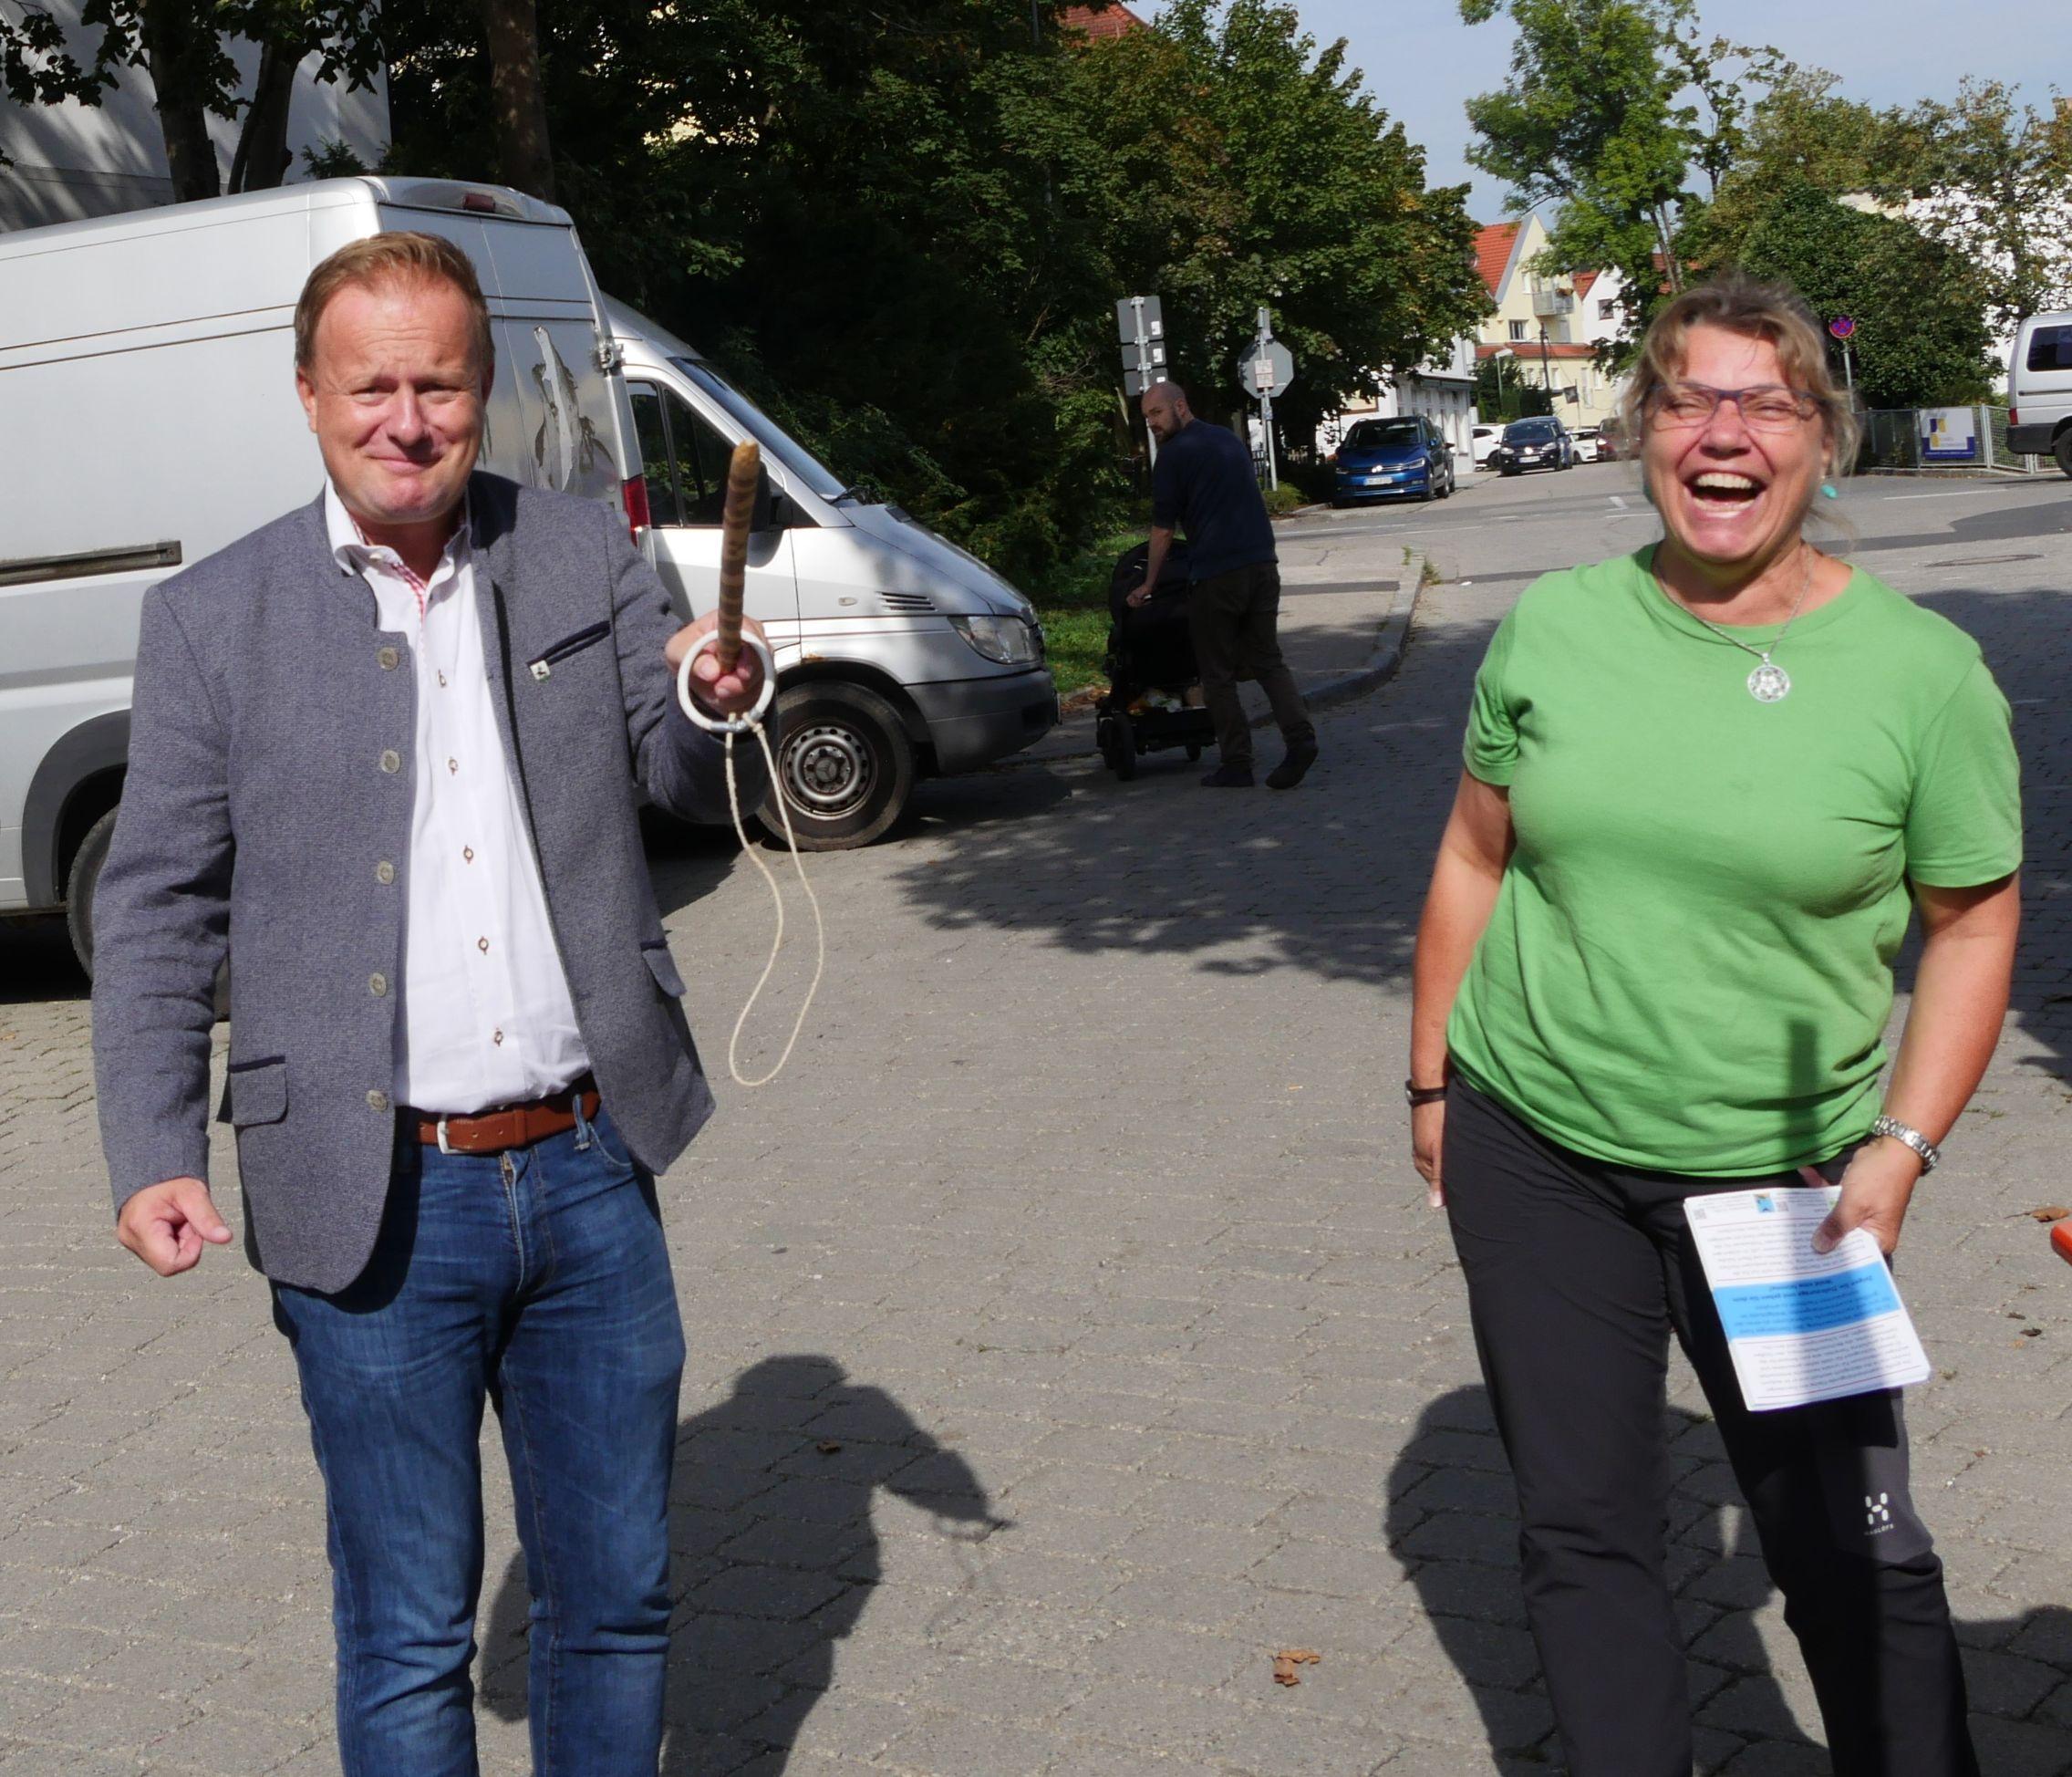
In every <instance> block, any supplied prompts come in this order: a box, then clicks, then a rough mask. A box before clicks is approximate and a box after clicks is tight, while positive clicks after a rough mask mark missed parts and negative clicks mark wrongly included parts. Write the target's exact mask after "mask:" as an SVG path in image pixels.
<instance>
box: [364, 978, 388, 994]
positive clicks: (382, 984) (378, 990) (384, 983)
mask: <svg viewBox="0 0 2072 1777" xmlns="http://www.w3.org/2000/svg"><path fill="white" fill-rule="evenodd" d="M367 991H368V992H369V993H371V994H373V995H374V997H375V998H376V999H380V998H381V997H382V995H384V994H385V993H387V992H388V976H387V975H369V976H368V978H367Z"/></svg>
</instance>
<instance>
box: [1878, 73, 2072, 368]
mask: <svg viewBox="0 0 2072 1777" xmlns="http://www.w3.org/2000/svg"><path fill="white" fill-rule="evenodd" d="M1889 133H1890V134H1891V137H1892V138H1893V139H1894V140H1895V141H1896V142H1898V143H1899V144H1901V145H1902V152H1903V153H1904V154H1905V158H1906V160H1907V161H1908V162H1909V164H1910V167H1911V173H1912V177H1911V187H1912V192H1913V196H1914V198H1915V203H1914V204H1913V205H1912V206H1911V208H1910V211H1909V213H1910V215H1911V216H1912V217H1913V218H1914V220H1915V221H1917V222H1918V223H1920V224H1921V226H1922V228H1923V229H1924V230H1925V231H1926V232H1927V233H1928V234H1932V236H1933V237H1934V238H1935V239H1937V240H1939V241H1941V242H1943V244H1946V245H1947V246H1949V247H1950V248H1951V249H1952V250H1953V251H1954V252H1956V253H1958V254H1960V255H1964V256H1965V257H1967V258H1968V259H1970V260H1971V261H1972V263H1973V264H1974V265H1975V266H1976V267H1977V271H1978V275H1979V279H1980V283H1981V286H1982V288H1983V290H1984V297H1985V301H1986V303H1987V305H1988V307H1989V308H1990V310H1991V313H1992V317H1993V320H1994V323H1995V324H1996V325H1997V326H1998V327H2001V328H2004V329H2005V328H2012V327H2014V325H2015V322H2017V321H2019V320H2021V319H2022V318H2023V317H2025V316H2028V315H2033V314H2035V313H2036V311H2037V310H2038V309H2043V308H2056V307H2063V306H2065V305H2066V304H2067V303H2072V108H2068V107H2067V106H2066V105H2065V104H2064V102H2063V101H2060V102H2059V105H2058V106H2057V107H2056V108H2054V109H2052V110H2051V111H2050V112H2048V113H2043V112H2038V111H2037V110H2036V108H2035V107H2034V106H2028V105H2020V106H2018V105H2017V104H2016V103H2015V95H2014V93H2013V91H2012V90H2011V89H2010V88H2008V87H2007V86H2006V85H2005V84H2004V83H2003V82H2001V81H1998V80H1970V79H1967V80H1965V81H1964V82H1963V84H1962V85H1961V86H1960V87H1959V88H1958V92H1957V97H1956V99H1955V100H1954V101H1953V102H1951V103H1940V102H1936V101H1933V100H1928V101H1924V102H1922V104H1920V105H1917V106H1915V107H1913V108H1912V109H1911V110H1909V111H1906V112H1903V113H1896V114H1894V116H1893V117H1892V119H1891V124H1890V128H1889Z"/></svg>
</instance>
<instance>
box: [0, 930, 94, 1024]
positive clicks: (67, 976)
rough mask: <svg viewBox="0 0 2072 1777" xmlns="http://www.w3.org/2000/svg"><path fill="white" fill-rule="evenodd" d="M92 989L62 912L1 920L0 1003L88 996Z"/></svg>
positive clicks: (81, 998)
mask: <svg viewBox="0 0 2072 1777" xmlns="http://www.w3.org/2000/svg"><path fill="white" fill-rule="evenodd" d="M92 992H93V989H92V986H91V984H90V983H89V982H88V980H87V972H86V971H85V970H84V969H82V968H80V967H79V960H78V957H76V956H74V955H73V954H72V940H71V938H70V937H69V936H68V935H67V932H66V930H65V916H64V915H63V914H62V913H53V914H42V915H38V916H37V917H36V918H35V919H27V920H0V1005H26V1004H27V1003H29V1002H30V1001H32V1000H34V1001H40V1002H45V1003H47V1002H49V1001H52V1000H85V999H88V998H90V997H92Z"/></svg>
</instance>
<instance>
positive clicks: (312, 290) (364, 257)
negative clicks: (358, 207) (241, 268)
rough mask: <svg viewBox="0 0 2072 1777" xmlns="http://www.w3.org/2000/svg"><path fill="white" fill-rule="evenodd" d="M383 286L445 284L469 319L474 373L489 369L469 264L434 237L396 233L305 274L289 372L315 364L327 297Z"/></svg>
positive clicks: (354, 246) (355, 244)
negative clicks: (467, 311)
mask: <svg viewBox="0 0 2072 1777" xmlns="http://www.w3.org/2000/svg"><path fill="white" fill-rule="evenodd" d="M388 283H416V284H451V286H453V287H454V288H455V289H456V290H458V291H459V292H460V293H461V296H464V297H465V298H466V299H467V303H468V307H469V309H470V310H471V312H472V314H473V316H474V324H475V329H474V330H475V367H476V368H477V369H488V368H489V365H490V361H491V356H492V350H493V348H492V344H491V341H490V331H489V304H488V303H486V302H484V301H483V300H482V282H481V280H480V279H479V278H477V277H476V276H475V267H474V262H473V261H472V260H471V259H470V258H469V257H468V255H466V254H464V253H462V252H461V249H460V248H459V247H457V246H455V245H454V244H453V243H452V242H451V241H449V240H445V239H442V238H441V237H440V236H439V235H437V234H419V233H417V232H416V231H414V230H405V229H396V230H391V231H390V232H388V234H368V235H363V236H362V237H361V238H360V239H359V240H357V241H348V242H347V244H345V245H344V246H342V247H340V248H339V249H338V250H337V252H336V253H334V254H333V255H331V256H330V257H329V258H328V259H326V260H325V261H324V262H323V263H322V264H321V265H318V266H317V267H316V270H315V271H313V272H311V273H310V275H309V278H308V281H307V282H306V283H305V284H304V285H303V286H302V295H301V296H300V297H299V298H297V300H296V302H295V369H298V370H307V369H309V367H310V365H311V364H312V363H313V362H314V361H315V360H316V324H317V322H319V321H320V320H322V319H323V318H324V311H325V309H326V308H328V307H330V305H331V298H332V297H333V296H337V294H338V292H339V291H341V290H345V289H348V288H351V287H353V286H358V287H360V288H363V289H364V288H366V287H368V286H371V285H376V284H388Z"/></svg>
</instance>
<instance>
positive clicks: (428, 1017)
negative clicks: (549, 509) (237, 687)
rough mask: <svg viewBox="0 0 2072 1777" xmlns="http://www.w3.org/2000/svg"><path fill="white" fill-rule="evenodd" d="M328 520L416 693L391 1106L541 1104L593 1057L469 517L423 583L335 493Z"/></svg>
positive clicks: (332, 490) (327, 501)
mask: <svg viewBox="0 0 2072 1777" xmlns="http://www.w3.org/2000/svg"><path fill="white" fill-rule="evenodd" d="M324 515H325V521H326V525H327V526H328V528H329V532H330V541H331V552H332V555H333V556H334V557H335V558H336V559H337V562H338V564H339V565H340V566H343V567H347V568H350V569H352V570H353V571H354V572H356V573H357V574H358V575H359V576H360V577H362V578H363V579H365V580H366V582H367V584H368V586H369V587H372V588H373V591H374V601H375V605H376V608H377V610H378V613H379V616H378V621H379V624H380V627H381V628H382V629H385V630H394V631H396V632H398V633H399V634H400V635H401V636H402V638H403V639H404V641H405V642H406V643H407V647H406V649H405V653H406V655H407V657H408V659H409V664H410V667H411V670H412V671H413V673H414V674H415V676H416V680H417V737H416V745H417V778H416V794H415V797H414V800H413V802H412V804H411V809H410V850H409V864H408V867H407V875H406V876H405V878H404V881H405V884H406V886H407V889H408V899H407V902H406V908H405V916H404V917H405V923H404V927H403V969H402V973H403V981H402V991H401V993H400V995H399V999H398V1002H397V1005H396V1078H395V1086H394V1092H393V1096H394V1098H395V1101H396V1102H397V1103H398V1104H399V1105H410V1106H414V1107H416V1108H418V1109H420V1110H427V1111H444V1112H448V1113H451V1114H452V1115H455V1116H459V1115H462V1114H464V1113H467V1112H470V1111H478V1110H484V1109H487V1108H489V1107H492V1106H496V1105H508V1104H516V1103H519V1102H522V1101H523V1100H526V1099H531V1098H541V1097H544V1096H547V1095H548V1094H549V1093H553V1092H558V1091H559V1090H560V1089H561V1088H562V1087H563V1086H567V1085H568V1084H569V1083H570V1082H571V1081H572V1080H575V1078H577V1077H578V1076H580V1075H582V1074H583V1073H584V1072H585V1070H586V1069H587V1068H588V1067H589V1065H590V1057H589V1055H587V1054H586V1053H585V1049H584V1047H583V1036H582V1033H581V1032H580V1031H579V1030H578V1029H577V1028H576V1024H575V1003H574V1001H573V1000H572V999H571V998H570V997H569V992H568V980H567V977H566V976H565V974H564V973H563V972H562V967H561V952H560V951H559V950H558V949H557V948H556V946H555V944H554V929H553V927H552V926H551V925H550V924H549V923H548V920H547V900H546V890H545V888H544V886H543V885H542V883H541V881H540V867H539V861H538V859H537V858H535V857H534V855H533V845H532V840H531V838H530V837H529V836H528V835H527V833H526V829H525V816H524V811H523V808H522V807H521V806H520V805H519V802H518V790H517V785H515V784H514V783H513V781H512V774H511V768H510V764H509V762H508V761H507V760H506V759H505V757H504V753H503V737H502V734H501V733H499V732H498V729H497V725H496V709H495V704H494V702H493V701H492V700H493V698H494V697H495V691H494V690H493V688H492V686H491V684H490V679H489V663H488V659H487V657H486V656H485V655H484V653H483V651H482V622H481V617H480V613H479V610H478V608H477V605H476V600H475V569H474V560H473V549H472V547H471V543H470V539H469V532H468V522H467V514H466V512H465V510H463V512H462V514H461V525H460V527H459V529H457V530H456V531H455V532H454V533H453V535H452V537H451V540H450V541H449V542H448V543H447V546H446V550H445V553H444V554H443V555H442V556H440V560H439V566H438V567H437V568H436V569H434V570H433V573H432V576H431V578H430V580H429V581H420V580H419V579H418V577H417V576H416V575H415V574H413V573H412V572H411V571H410V570H409V567H407V566H405V565H404V563H403V560H402V558H401V557H400V556H398V555H397V554H396V552H395V551H394V550H392V549H388V548H386V547H381V546H376V545H372V544H369V543H368V542H367V541H366V540H365V539H364V538H363V537H362V535H361V534H360V530H359V526H358V525H357V524H356V523H355V522H354V519H353V516H352V514H350V513H349V512H347V510H346V507H345V503H344V502H343V501H341V500H340V499H339V498H338V491H337V488H336V487H333V486H331V485H330V484H329V483H326V487H325V494H324Z"/></svg>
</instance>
